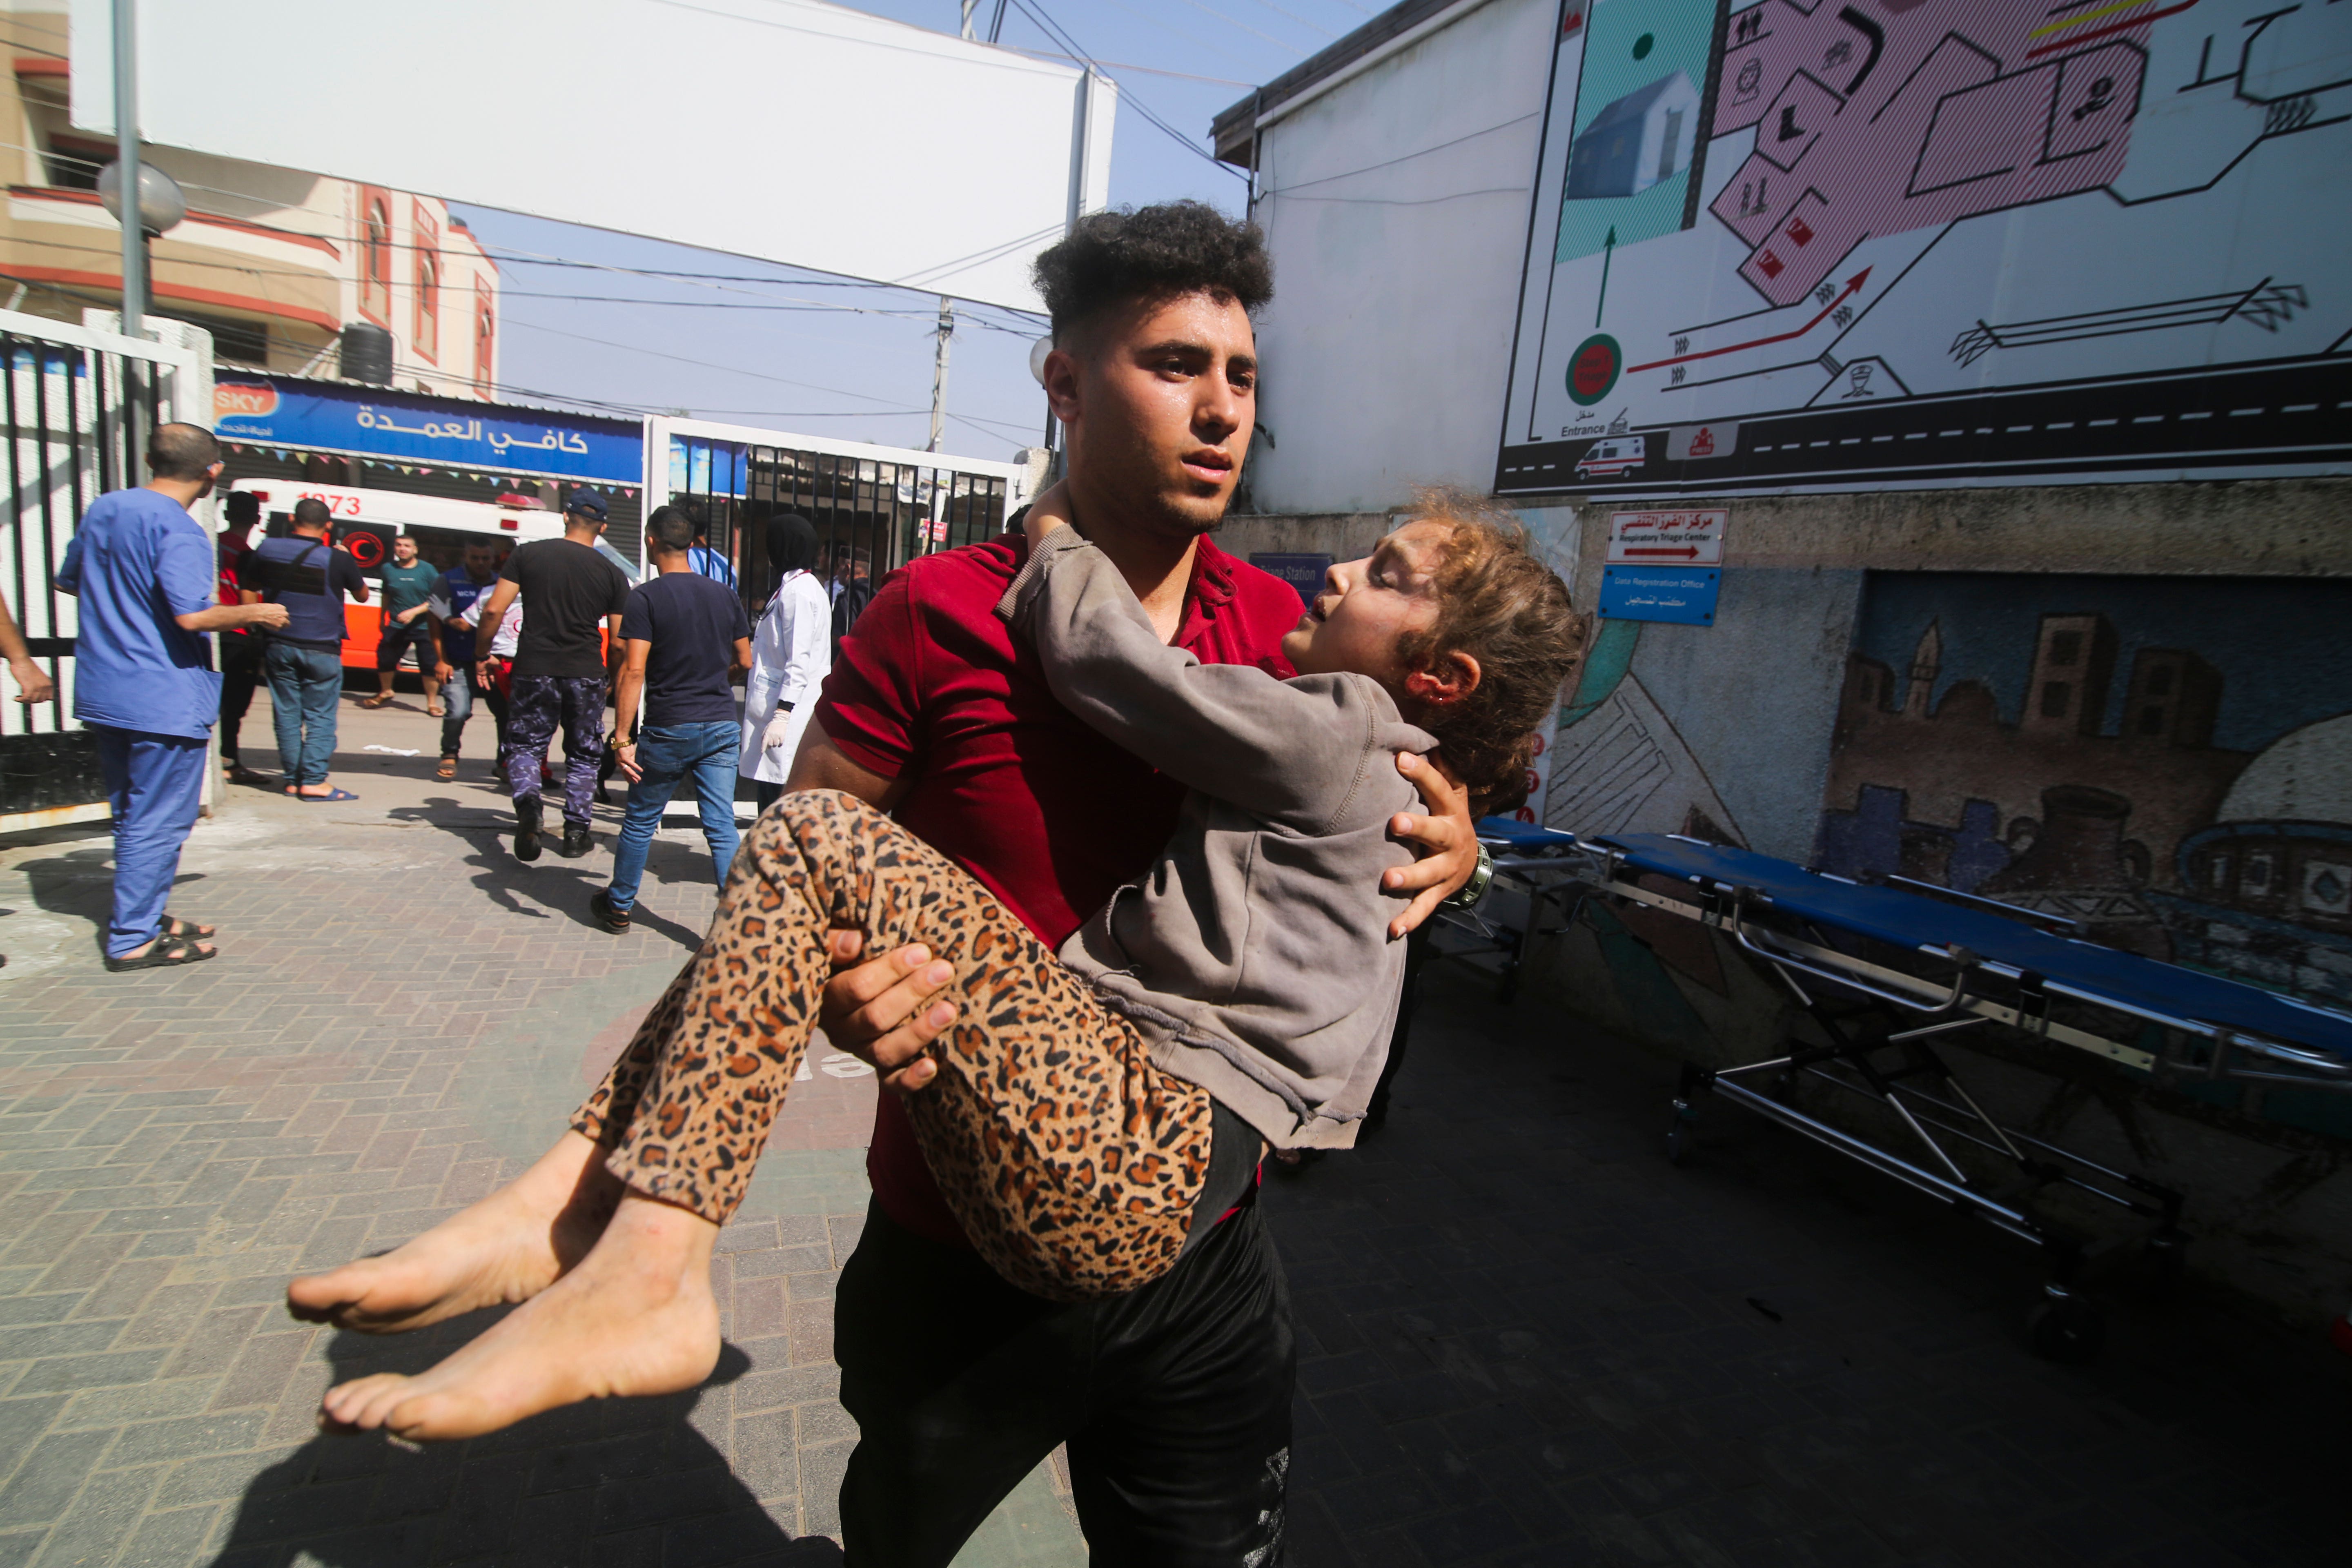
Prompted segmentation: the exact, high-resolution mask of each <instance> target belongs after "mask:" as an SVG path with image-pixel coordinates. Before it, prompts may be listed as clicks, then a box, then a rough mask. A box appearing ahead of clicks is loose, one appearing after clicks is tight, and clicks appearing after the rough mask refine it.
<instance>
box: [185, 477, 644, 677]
mask: <svg viewBox="0 0 2352 1568" xmlns="http://www.w3.org/2000/svg"><path fill="white" fill-rule="evenodd" d="M229 489H232V490H243V491H245V492H247V494H249V495H251V496H252V497H253V498H254V499H255V500H258V501H259V502H260V503H261V523H262V526H261V529H260V531H259V533H258V535H257V537H256V538H255V541H254V542H256V543H259V542H260V540H261V538H262V537H267V536H268V535H272V534H284V533H290V532H292V531H293V525H294V505H295V503H296V502H297V501H300V500H320V501H324V502H325V503H326V505H327V510H329V511H330V512H331V513H333V514H334V521H333V523H332V524H331V530H330V531H331V534H332V536H333V538H334V539H335V540H336V541H337V542H340V543H341V545H342V547H343V548H344V549H345V550H347V551H349V552H351V557H352V560H353V561H354V562H357V563H359V568H360V571H361V572H362V574H365V575H366V576H367V577H368V578H369V580H370V583H371V584H372V585H371V589H370V593H369V600H368V603H366V604H364V605H354V604H352V603H349V602H348V601H346V602H345V604H344V605H343V626H344V628H345V632H344V640H343V668H346V669H373V668H375V649H376V644H377V642H378V641H379V640H380V639H381V637H382V636H383V585H382V584H383V566H384V563H386V562H388V561H390V560H391V559H392V542H393V541H394V539H396V538H398V537H399V536H400V535H402V534H406V535H408V536H409V537H410V538H411V539H414V540H415V541H416V554H417V559H419V560H421V561H424V562H425V563H428V564H430V565H433V566H436V567H438V568H439V569H441V570H442V571H444V572H446V571H450V570H453V569H455V568H456V567H457V565H459V564H460V563H461V562H462V561H463V559H464V556H465V553H466V546H467V544H469V543H472V542H478V541H481V540H485V539H487V540H488V541H489V542H491V543H492V544H494V545H496V546H497V549H498V557H499V560H500V561H502V562H503V561H504V560H505V559H506V558H507V556H508V555H509V553H511V552H513V550H514V547H515V546H516V545H518V544H526V543H529V542H530V541H532V540H534V539H557V538H561V537H562V533H563V519H562V517H561V516H560V515H559V514H557V513H555V512H551V511H546V510H540V509H539V506H538V502H537V500H536V498H534V499H533V500H532V503H531V504H530V506H520V505H517V506H494V505H490V504H488V503H485V502H482V501H470V500H446V499H444V498H442V497H440V496H418V495H407V494H404V493H403V492H401V491H398V490H374V489H346V488H344V487H342V486H341V485H314V484H309V483H298V482H295V481H292V480H288V479H238V480H236V482H235V483H233V484H231V485H230V486H229ZM598 547H599V548H600V549H604V550H606V551H608V552H609V553H610V554H611V556H612V559H613V561H614V564H616V565H618V566H619V567H620V568H621V569H622V571H623V573H624V574H625V575H626V576H627V577H628V578H629V579H630V581H632V582H635V580H636V577H637V571H636V568H635V566H633V565H631V564H630V563H629V562H628V560H627V559H626V558H625V557H624V556H623V555H621V554H620V552H617V551H611V550H610V547H609V546H606V545H604V544H603V542H601V541H600V542H599V546H598ZM411 657H412V658H413V657H414V655H411Z"/></svg>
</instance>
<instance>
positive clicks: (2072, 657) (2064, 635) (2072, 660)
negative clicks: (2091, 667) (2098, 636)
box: [2050, 632, 2083, 668]
mask: <svg viewBox="0 0 2352 1568" xmlns="http://www.w3.org/2000/svg"><path fill="white" fill-rule="evenodd" d="M2050 662H2051V663H2052V664H2054V665H2057V666H2059V667H2060V668H2072V667H2073V666H2074V665H2077V664H2080V663H2082V662H2083V634H2082V633H2080V632H2052V633H2051V634H2050Z"/></svg>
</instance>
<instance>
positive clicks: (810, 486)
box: [646, 419, 1028, 635]
mask: <svg viewBox="0 0 2352 1568" xmlns="http://www.w3.org/2000/svg"><path fill="white" fill-rule="evenodd" d="M646 467H647V468H648V469H649V470H650V471H649V472H648V474H647V476H646V501H647V505H646V515H647V516H651V515H652V512H653V509H654V508H655V507H657V506H660V505H662V504H665V503H666V502H667V503H685V504H691V505H693V506H695V507H697V508H698V509H699V510H700V511H701V512H702V514H703V515H704V516H705V517H706V518H708V519H709V522H710V542H711V546H712V548H714V549H717V550H719V551H720V552H723V553H725V554H726V555H727V556H728V557H729V558H730V560H732V561H733V562H734V563H735V564H736V570H737V574H738V576H737V581H738V584H739V586H740V589H741V592H742V595H743V601H744V604H745V605H746V606H747V608H748V610H749V613H750V614H751V615H752V616H755V617H756V616H758V615H759V614H760V612H761V609H762V608H763V607H764V606H765V605H766V604H767V602H768V598H769V596H770V595H772V594H773V593H774V592H775V590H776V579H777V573H776V571H775V569H774V567H772V565H770V564H769V562H768V552H767V523H768V521H769V520H770V519H772V518H774V517H777V516H780V515H782V514H783V513H785V512H798V513H800V514H801V515H802V516H803V517H805V518H807V519H808V520H809V521H810V522H811V523H812V524H814V526H815V529H816V537H817V552H818V562H817V568H816V570H817V574H818V576H820V577H822V578H824V579H825V580H826V582H827V583H828V584H830V585H832V586H833V587H835V589H837V592H836V594H835V618H834V621H835V633H836V635H838V634H839V633H840V632H843V631H846V630H847V629H848V627H849V626H850V624H851V623H852V622H854V621H855V620H856V616H857V613H858V611H859V610H861V609H862V608H863V607H864V605H865V601H866V599H867V598H869V597H870V596H871V595H872V594H873V590H874V586H875V584H878V583H879V582H881V580H882V579H883V578H884V577H886V576H887V575H889V574H890V573H892V572H894V571H896V570H897V569H898V567H900V566H903V565H905V564H906V563H908V561H911V560H913V559H914V558H915V557H917V556H919V555H929V554H931V553H934V552H938V551H941V550H953V549H956V548H957V547H959V546H961V545H966V544H974V543H978V542H981V541H982V540H984V539H988V538H992V537H993V536H994V535H995V534H997V533H999V532H1001V531H1003V528H1004V524H1005V520H1006V519H1007V518H1008V517H1010V516H1011V515H1012V513H1013V511H1014V510H1016V509H1017V508H1018V507H1020V506H1021V504H1022V503H1023V502H1024V501H1025V500H1028V497H1027V496H1026V495H1025V494H1024V493H1023V487H1024V480H1025V470H1024V469H1023V468H1016V467H1015V466H1013V465H1012V464H1009V463H991V462H984V461H982V460H979V459H975V458H947V457H941V456H940V455H939V454H937V453H932V452H915V451H908V450H905V449H903V448H899V447H870V446H866V445H863V444H860V443H853V442H844V441H828V440H824V439H823V438H821V437H795V436H780V435H778V434H777V433H776V432H774V431H769V430H751V429H746V428H741V427H738V426H717V425H708V424H704V423H702V422H700V421H689V420H671V419H654V420H650V421H648V422H647V427H646Z"/></svg>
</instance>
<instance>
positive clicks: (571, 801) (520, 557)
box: [475, 489, 629, 860]
mask: <svg viewBox="0 0 2352 1568" xmlns="http://www.w3.org/2000/svg"><path fill="white" fill-rule="evenodd" d="M603 534H604V498H603V497H602V496H600V495H598V494H597V493H596V492H595V491H593V490H590V489H578V490H574V491H572V495H571V498H570V499H569V500H566V501H565V502H564V503H563V537H562V538H561V539H541V540H535V541H533V542H530V543H529V544H526V545H524V546H523V547H522V548H520V550H517V551H516V552H514V553H513V554H512V555H509V556H508V557H507V563H506V565H505V566H503V567H501V568H500V569H499V585H498V586H497V587H496V588H494V589H492V590H491V591H490V595H489V597H488V599H487V600H485V601H484V602H483V605H482V609H481V614H480V616H479V618H478V623H477V624H478V627H479V631H478V636H477V637H476V639H475V647H476V648H477V649H478V650H479V652H480V654H481V656H482V657H483V658H484V660H485V662H487V656H488V650H489V649H490V648H492V647H494V646H495V645H496V644H497V642H498V636H499V623H500V622H501V621H502V620H504V619H505V618H506V614H507V606H508V605H511V604H513V603H514V601H515V598H516V596H517V595H520V596H521V597H522V598H524V599H527V600H529V601H530V618H529V619H528V620H527V621H525V622H524V623H523V629H522V636H521V637H520V638H518V639H517V641H516V644H515V655H514V668H513V673H512V676H511V678H510V682H509V691H508V698H507V702H508V707H507V731H506V741H505V743H504V744H503V745H501V746H500V747H499V765H500V767H501V768H502V770H503V771H504V772H505V773H506V778H507V787H508V789H509V792H510V793H511V794H512V795H513V796H514V810H515V841H514V850H515V858H516V859H518V860H536V859H538V858H539V840H540V835H541V831H542V829H543V827H544V821H545V818H544V811H543V807H542V805H541V799H540V791H541V772H540V770H541V767H542V766H543V765H544V764H545V763H546V761H547V749H548V746H549V744H550V743H551V742H553V740H554V739H555V727H556V725H557V724H558V723H561V724H562V726H563V752H564V759H565V763H566V767H565V771H564V776H563V840H562V843H561V844H559V845H558V846H557V847H556V850H555V852H556V853H557V854H559V855H561V856H562V857H564V858H566V859H571V860H576V859H578V858H580V857H581V856H583V855H585V854H587V853H588V851H589V850H590V848H591V847H593V845H592V843H591V840H590V838H589V835H588V825H589V821H590V813H591V811H592V810H593V807H594V805H595V800H596V769H597V765H598V764H599V763H602V762H603V761H604V704H605V700H606V697H607V694H608V693H609V692H610V690H611V684H610V683H611V681H612V679H613V676H614V662H615V660H616V659H617V658H618V656H619V654H620V651H621V612H622V611H623V610H624V609H625V608H627V606H628V602H629V580H628V578H627V577H626V576H625V575H624V574H622V573H621V571H620V570H619V569H618V568H617V567H615V566H614V564H613V563H611V562H609V561H607V560H605V559H604V553H603V552H601V551H599V550H598V549H597V548H596V542H597V540H598V539H599V538H601V537H602V536H603ZM600 633H602V634H603V643H602V646H601V647H600V646H599V634H600ZM481 673H482V675H483V679H484V680H485V682H487V680H488V671H487V670H484V671H482V672H481Z"/></svg>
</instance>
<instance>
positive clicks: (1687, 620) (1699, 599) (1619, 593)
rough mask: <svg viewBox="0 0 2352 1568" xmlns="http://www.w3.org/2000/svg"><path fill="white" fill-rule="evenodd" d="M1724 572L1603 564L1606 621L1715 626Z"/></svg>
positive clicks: (1603, 611) (1602, 585)
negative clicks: (1663, 622)
mask: <svg viewBox="0 0 2352 1568" xmlns="http://www.w3.org/2000/svg"><path fill="white" fill-rule="evenodd" d="M1722 578H1723V574H1722V573H1720V572H1714V571H1700V572H1685V571H1677V570H1673V569H1665V568H1659V567H1654V566H1603V567H1602V568H1601V619H1602V620H1606V621H1671V622H1674V623H1675V624H1676V625H1678V626H1713V625H1715V598H1716V595H1717V591H1718V590H1720V589H1721V587H1722V585H1723V584H1722Z"/></svg>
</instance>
